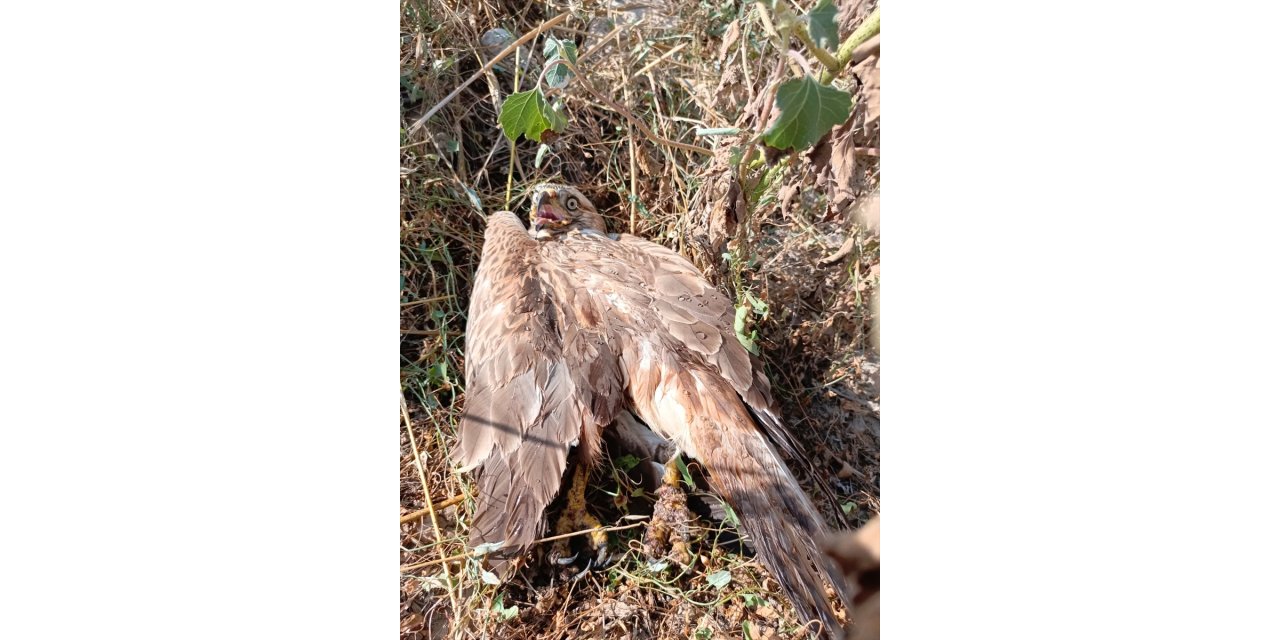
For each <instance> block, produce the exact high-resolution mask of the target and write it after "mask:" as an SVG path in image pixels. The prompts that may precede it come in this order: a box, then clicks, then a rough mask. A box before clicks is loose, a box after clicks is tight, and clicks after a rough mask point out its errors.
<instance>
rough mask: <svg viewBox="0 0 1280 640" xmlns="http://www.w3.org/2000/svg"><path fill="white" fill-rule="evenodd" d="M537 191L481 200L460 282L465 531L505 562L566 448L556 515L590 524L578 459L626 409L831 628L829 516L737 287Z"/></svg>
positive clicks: (546, 493)
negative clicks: (689, 464) (561, 501)
mask: <svg viewBox="0 0 1280 640" xmlns="http://www.w3.org/2000/svg"><path fill="white" fill-rule="evenodd" d="M532 204H533V206H532V210H531V211H530V214H529V219H530V228H529V229H528V230H526V229H525V227H524V226H523V225H522V224H521V222H520V220H519V218H517V217H516V215H515V214H513V213H511V212H509V211H499V212H497V213H494V214H492V215H491V216H490V217H489V219H488V222H487V226H486V229H485V241H484V248H483V251H482V254H481V260H480V268H479V270H478V272H477V275H476V279H475V282H474V287H473V291H472V296H471V303H470V313H469V316H468V321H467V333H466V371H465V376H466V385H467V386H466V390H467V393H466V399H465V405H464V410H463V415H462V419H461V422H460V425H459V440H458V445H457V448H456V449H455V450H454V452H453V455H454V458H455V459H456V460H457V462H458V463H459V464H460V466H461V467H462V469H463V470H464V471H469V470H475V472H476V475H475V479H476V485H477V488H478V494H477V497H476V506H475V512H474V515H473V519H472V523H471V533H470V538H471V544H472V545H473V546H479V545H488V548H490V549H493V548H500V549H501V550H502V551H500V552H495V553H491V554H490V555H489V562H490V566H491V567H493V568H494V569H495V571H498V572H499V574H500V575H501V576H502V577H504V578H505V577H509V570H510V569H511V566H510V564H511V560H512V559H513V558H514V557H518V556H519V555H520V554H522V553H523V552H524V551H526V550H527V549H528V548H529V546H530V545H531V543H532V542H534V541H535V540H537V539H538V538H540V537H541V536H542V535H543V533H544V532H545V528H546V525H545V520H544V513H543V512H544V510H545V509H546V508H547V506H548V505H549V504H550V503H551V502H552V500H553V499H554V498H555V497H556V495H557V494H558V493H559V491H560V490H561V480H562V477H563V476H564V475H565V470H566V468H567V465H568V463H569V459H570V452H571V450H575V449H576V452H575V455H576V457H577V465H576V467H575V470H574V472H573V480H572V486H570V487H569V489H568V491H567V495H568V506H567V507H566V515H567V517H568V518H569V519H570V520H571V521H573V522H575V523H576V524H578V525H582V524H586V525H587V526H594V525H596V524H598V521H596V520H594V519H593V518H591V517H590V516H589V515H587V514H586V513H585V511H584V509H585V504H584V500H583V497H582V496H583V493H582V492H583V490H584V487H583V483H584V481H585V472H584V470H585V469H586V468H588V467H590V466H591V465H593V464H596V463H597V462H598V461H599V460H600V458H601V438H602V435H603V433H604V432H605V430H606V429H608V428H609V427H610V425H612V424H613V423H614V422H615V420H616V419H618V418H619V416H620V414H622V413H623V412H629V413H630V414H634V416H635V417H637V418H639V420H640V421H642V422H643V423H644V424H645V425H647V426H648V428H649V429H652V431H653V432H654V433H655V434H657V435H658V436H659V437H661V438H662V439H664V440H666V441H667V442H669V443H671V444H673V445H674V446H675V448H676V449H678V450H679V451H680V452H682V453H683V454H684V455H685V456H688V457H689V458H693V459H696V460H697V461H698V462H699V463H700V464H701V466H702V467H703V469H704V471H705V474H706V476H707V481H708V484H709V485H710V487H711V489H712V490H713V491H714V492H715V493H716V494H717V495H718V496H719V497H720V498H721V499H723V500H724V501H725V502H726V503H727V504H728V505H729V506H731V507H732V508H733V510H734V511H735V512H736V514H737V516H738V519H739V522H740V523H741V524H740V526H741V529H742V530H743V531H745V533H746V535H747V538H748V540H749V542H750V543H751V544H752V545H753V546H754V548H755V550H756V555H757V557H758V558H759V559H760V560H761V562H762V563H763V564H764V566H765V567H766V568H767V569H768V570H769V571H770V573H772V575H773V576H774V578H776V579H777V580H778V583H779V584H780V585H781V588H782V592H783V594H784V595H785V596H786V597H787V598H788V599H789V600H790V601H791V602H792V604H793V605H794V606H795V607H796V610H797V612H798V613H799V615H800V618H801V621H802V622H804V621H808V620H813V619H817V620H819V621H821V622H822V624H823V627H824V628H825V629H826V630H827V632H828V634H831V635H833V636H834V634H837V633H838V631H839V628H840V624H839V622H838V621H837V616H836V614H835V610H834V608H833V606H832V604H831V601H830V600H829V599H828V597H827V595H826V590H825V588H824V586H823V585H824V581H825V582H827V583H829V584H830V585H831V586H832V588H833V589H834V590H835V593H836V595H837V597H838V598H839V599H840V600H841V601H843V603H845V604H846V605H847V603H848V601H849V598H848V585H847V584H846V583H845V581H844V579H843V577H842V576H841V575H840V573H839V572H838V570H837V569H836V568H835V566H834V564H833V563H832V562H831V560H830V559H829V558H828V557H826V556H825V554H824V553H823V552H822V551H821V550H820V549H819V547H818V543H817V542H816V540H818V539H821V538H822V536H824V535H825V534H826V526H825V524H824V523H823V521H822V519H821V517H820V516H819V514H818V512H817V510H816V509H815V508H814V506H813V503H812V502H811V501H810V500H809V498H808V496H807V495H806V494H805V493H804V491H803V490H802V489H801V488H800V486H799V485H798V483H797V482H796V479H795V477H794V476H793V475H792V474H791V472H790V471H789V470H788V469H787V466H786V464H784V461H783V455H782V454H784V453H785V454H786V455H787V456H789V457H790V456H794V457H796V458H799V452H798V451H797V450H796V445H795V441H794V440H793V438H792V437H791V435H790V434H789V432H787V430H786V428H785V427H784V426H783V425H782V423H781V421H780V420H779V417H778V409H777V405H776V404H775V402H774V400H773V398H772V396H771V393H770V387H769V381H768V379H767V378H766V377H765V374H764V371H763V366H762V364H761V362H760V361H759V360H758V359H757V358H755V357H754V356H753V355H752V354H751V353H750V352H749V351H747V349H746V348H745V347H744V346H743V345H742V344H741V343H740V342H739V341H738V339H737V336H736V334H735V332H734V329H733V320H734V306H733V304H732V303H731V302H730V301H729V299H728V298H727V297H726V296H725V295H724V294H723V293H721V292H720V291H719V290H718V289H716V287H715V286H713V285H712V284H710V283H709V282H708V281H707V280H706V279H705V278H704V277H703V276H702V274H701V273H699V272H698V271H697V270H696V269H695V268H694V267H693V265H692V264H691V263H690V262H689V261H688V260H686V259H684V258H683V257H681V256H680V255H679V254H677V253H675V252H674V251H672V250H670V249H667V248H666V247H663V246H661V245H658V244H655V243H653V242H649V241H647V240H644V239H642V238H639V237H637V236H634V235H628V234H609V233H606V230H605V224H604V218H602V217H601V216H600V214H599V213H597V211H596V209H595V207H594V205H592V203H591V202H590V201H589V200H588V199H587V198H586V197H585V196H584V195H583V194H582V193H581V192H580V191H578V190H577V189H575V188H573V187H569V186H565V185H555V184H542V185H538V186H537V187H535V189H534V191H533V194H532ZM668 468H669V469H670V465H668ZM666 475H667V482H668V484H675V482H674V478H675V477H676V476H675V474H673V473H668V474H666ZM562 522H563V518H562ZM567 529H568V530H569V531H574V530H577V529H575V528H573V527H567ZM596 535H597V536H598V537H596V538H594V539H593V540H592V542H593V544H595V545H596V546H597V547H598V548H603V546H604V542H605V538H604V534H602V533H599V532H596Z"/></svg>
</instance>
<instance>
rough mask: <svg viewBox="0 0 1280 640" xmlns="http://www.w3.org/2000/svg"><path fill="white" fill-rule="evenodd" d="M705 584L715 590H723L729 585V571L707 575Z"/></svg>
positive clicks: (724, 570)
mask: <svg viewBox="0 0 1280 640" xmlns="http://www.w3.org/2000/svg"><path fill="white" fill-rule="evenodd" d="M707 584H709V585H711V586H713V587H715V588H717V589H723V588H724V587H725V585H727V584H729V570H728V569H721V570H719V571H717V572H715V573H712V574H708V575H707Z"/></svg>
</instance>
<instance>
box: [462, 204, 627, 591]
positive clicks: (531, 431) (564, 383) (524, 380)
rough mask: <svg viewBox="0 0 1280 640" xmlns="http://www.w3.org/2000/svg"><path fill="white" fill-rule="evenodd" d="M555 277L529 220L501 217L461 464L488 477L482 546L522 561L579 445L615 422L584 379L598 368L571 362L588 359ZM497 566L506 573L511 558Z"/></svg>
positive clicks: (476, 534) (490, 240) (479, 309)
mask: <svg viewBox="0 0 1280 640" xmlns="http://www.w3.org/2000/svg"><path fill="white" fill-rule="evenodd" d="M545 271H546V269H545V265H543V264H542V258H541V256H540V255H539V252H538V242H537V241H536V240H534V239H533V238H531V237H530V236H529V235H528V233H527V232H526V231H525V229H524V227H523V226H522V225H521V224H520V221H519V219H517V218H516V216H515V215H514V214H512V213H510V212H505V211H504V212H498V213H495V214H493V215H492V216H491V217H490V218H489V222H488V226H487V228H486V230H485V243H484V249H483V252H482V254H481V260H480V268H479V270H478V271H477V273H476V279H475V282H474V285H473V288H472V293H471V305H470V311H469V314H468V319H467V334H466V383H467V389H466V391H467V393H466V400H465V405H464V409H463V414H462V419H461V422H460V424H459V428H458V431H459V433H458V446H457V448H456V449H455V450H454V457H455V459H456V460H457V461H458V462H459V463H460V464H461V466H462V469H463V470H464V471H465V470H470V469H477V470H478V471H477V475H476V483H477V486H478V489H479V491H478V495H477V497H476V508H475V520H474V522H473V523H472V525H471V542H472V544H473V545H479V544H482V543H497V542H502V543H503V547H504V548H508V549H511V550H512V551H514V552H516V553H518V552H519V551H522V550H523V548H524V547H525V546H526V545H528V544H529V543H530V542H532V541H534V540H535V539H537V537H538V536H540V535H541V534H542V532H543V530H544V526H545V523H544V520H543V511H544V510H545V509H546V507H547V505H548V504H549V503H550V502H551V501H552V499H553V498H554V497H555V495H556V493H557V492H558V491H559V489H560V484H561V479H562V476H563V473H564V469H565V466H566V461H567V456H568V452H569V449H570V447H572V446H574V445H578V444H583V445H585V446H584V448H596V449H598V446H599V445H598V438H599V431H600V428H601V427H603V426H604V425H606V424H608V421H609V420H611V419H612V416H611V415H607V412H608V409H609V407H610V402H608V401H606V400H601V399H599V398H597V396H598V395H600V394H599V393H598V392H597V391H595V390H593V388H591V387H589V386H584V385H582V384H580V383H581V381H582V379H583V378H582V376H581V375H579V374H578V373H576V371H577V369H580V368H588V369H590V364H587V365H584V364H583V363H582V360H583V359H584V357H583V356H582V355H581V354H580V353H572V354H568V355H571V356H572V357H573V358H575V359H576V360H572V359H569V358H567V357H566V355H567V354H566V347H570V346H573V347H574V348H576V349H578V350H579V351H581V348H580V347H578V346H577V341H575V340H565V339H564V337H565V334H566V333H568V334H574V333H575V329H574V327H573V326H574V325H576V322H575V321H574V320H572V319H570V318H567V317H566V316H565V315H564V309H565V307H564V305H562V304H560V303H559V302H558V297H557V292H555V291H553V290H552V289H551V286H549V285H548V283H547V282H546V281H545V280H544V279H543V277H542V274H543V273H544V272H545ZM561 295H562V294H561ZM570 312H571V313H572V310H570ZM566 325H569V326H566ZM596 373H598V374H599V375H601V376H602V377H607V376H608V372H607V371H597V372H596ZM617 404H619V401H616V400H615V401H613V403H612V406H616V405H617ZM510 555H514V554H508V555H507V556H505V557H510ZM491 561H492V562H493V564H494V565H495V568H502V567H505V566H506V561H505V559H504V556H503V555H501V554H500V555H495V556H491Z"/></svg>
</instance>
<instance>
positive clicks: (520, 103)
mask: <svg viewBox="0 0 1280 640" xmlns="http://www.w3.org/2000/svg"><path fill="white" fill-rule="evenodd" d="M568 123H569V120H568V118H566V117H565V116H564V114H563V113H559V112H557V111H555V110H554V109H552V108H551V105H550V104H547V99H546V98H545V97H543V95H542V92H541V91H539V90H537V89H530V90H528V91H521V92H519V93H513V94H511V95H510V96H507V99H506V100H503V101H502V111H501V112H500V113H499V114H498V124H501V125H502V133H503V134H505V135H506V136H507V139H508V140H510V141H512V142H515V141H516V138H519V137H520V134H522V133H523V134H524V137H525V138H528V139H529V140H532V141H534V142H542V141H543V135H544V134H545V133H546V131H547V130H548V129H550V130H551V131H552V132H553V133H560V132H562V131H564V128H565V125H567V124H568Z"/></svg>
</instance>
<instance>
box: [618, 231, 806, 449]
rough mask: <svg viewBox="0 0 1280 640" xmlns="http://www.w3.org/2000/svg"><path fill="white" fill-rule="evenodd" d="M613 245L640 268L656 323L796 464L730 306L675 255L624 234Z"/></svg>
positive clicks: (757, 364)
mask: <svg viewBox="0 0 1280 640" xmlns="http://www.w3.org/2000/svg"><path fill="white" fill-rule="evenodd" d="M618 242H619V243H620V245H621V246H622V247H625V248H626V251H627V252H628V253H630V254H633V255H634V256H635V258H634V260H633V262H634V263H635V264H638V265H643V266H642V268H639V269H637V270H636V273H637V274H639V275H640V276H641V277H642V278H644V280H645V281H644V285H645V286H646V288H648V289H649V290H650V291H651V292H652V294H653V309H654V311H656V312H657V319H658V320H659V322H660V323H661V325H662V326H663V327H664V328H665V329H666V330H667V331H668V332H669V333H670V335H671V336H672V337H674V338H676V339H678V340H679V341H680V343H682V345H683V346H684V347H686V348H687V349H688V351H689V353H690V355H691V356H693V357H695V358H700V359H702V360H704V361H706V362H707V363H708V364H710V365H711V366H712V367H714V368H715V370H716V371H718V372H719V373H720V375H721V376H723V377H724V378H725V379H726V380H727V381H728V382H729V383H730V384H731V385H732V386H733V389H734V390H735V391H737V392H738V394H739V395H740V396H741V397H742V399H743V401H744V402H746V404H747V406H748V407H749V408H750V409H751V413H752V414H753V415H754V416H755V418H756V420H758V421H759V423H760V425H761V426H763V427H764V429H765V431H766V432H767V433H768V434H769V438H770V439H771V440H773V442H774V444H775V445H776V446H777V447H778V448H779V449H781V450H782V452H783V454H784V455H786V456H788V457H790V458H794V459H798V458H799V457H800V454H799V452H798V450H797V448H796V442H795V438H794V436H792V435H791V433H790V432H789V431H787V430H786V429H785V428H784V427H783V426H782V422H781V421H780V420H779V419H778V406H777V403H776V402H774V400H773V395H772V393H771V390H770V386H769V379H768V377H766V376H765V373H764V364H763V362H761V360H760V359H759V358H757V357H755V356H754V355H752V354H751V352H750V351H747V348H746V347H745V346H743V345H742V343H741V342H739V341H738V337H737V335H736V334H734V331H733V325H734V306H733V303H732V302H730V300H729V298H727V297H726V296H725V295H724V294H723V293H721V292H720V290H719V289H717V288H716V287H715V286H714V285H712V284H711V283H710V282H708V281H707V279H706V278H704V277H703V276H702V274H701V273H700V272H699V271H698V270H697V268H696V267H694V266H693V264H692V263H691V262H689V261H688V260H686V259H685V258H684V257H683V256H681V255H680V254H678V253H676V252H674V251H672V250H671V249H668V248H667V247H664V246H662V245H660V244H656V243H654V242H650V241H648V240H645V239H643V238H639V237H637V236H633V235H629V234H620V235H619V236H618Z"/></svg>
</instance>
